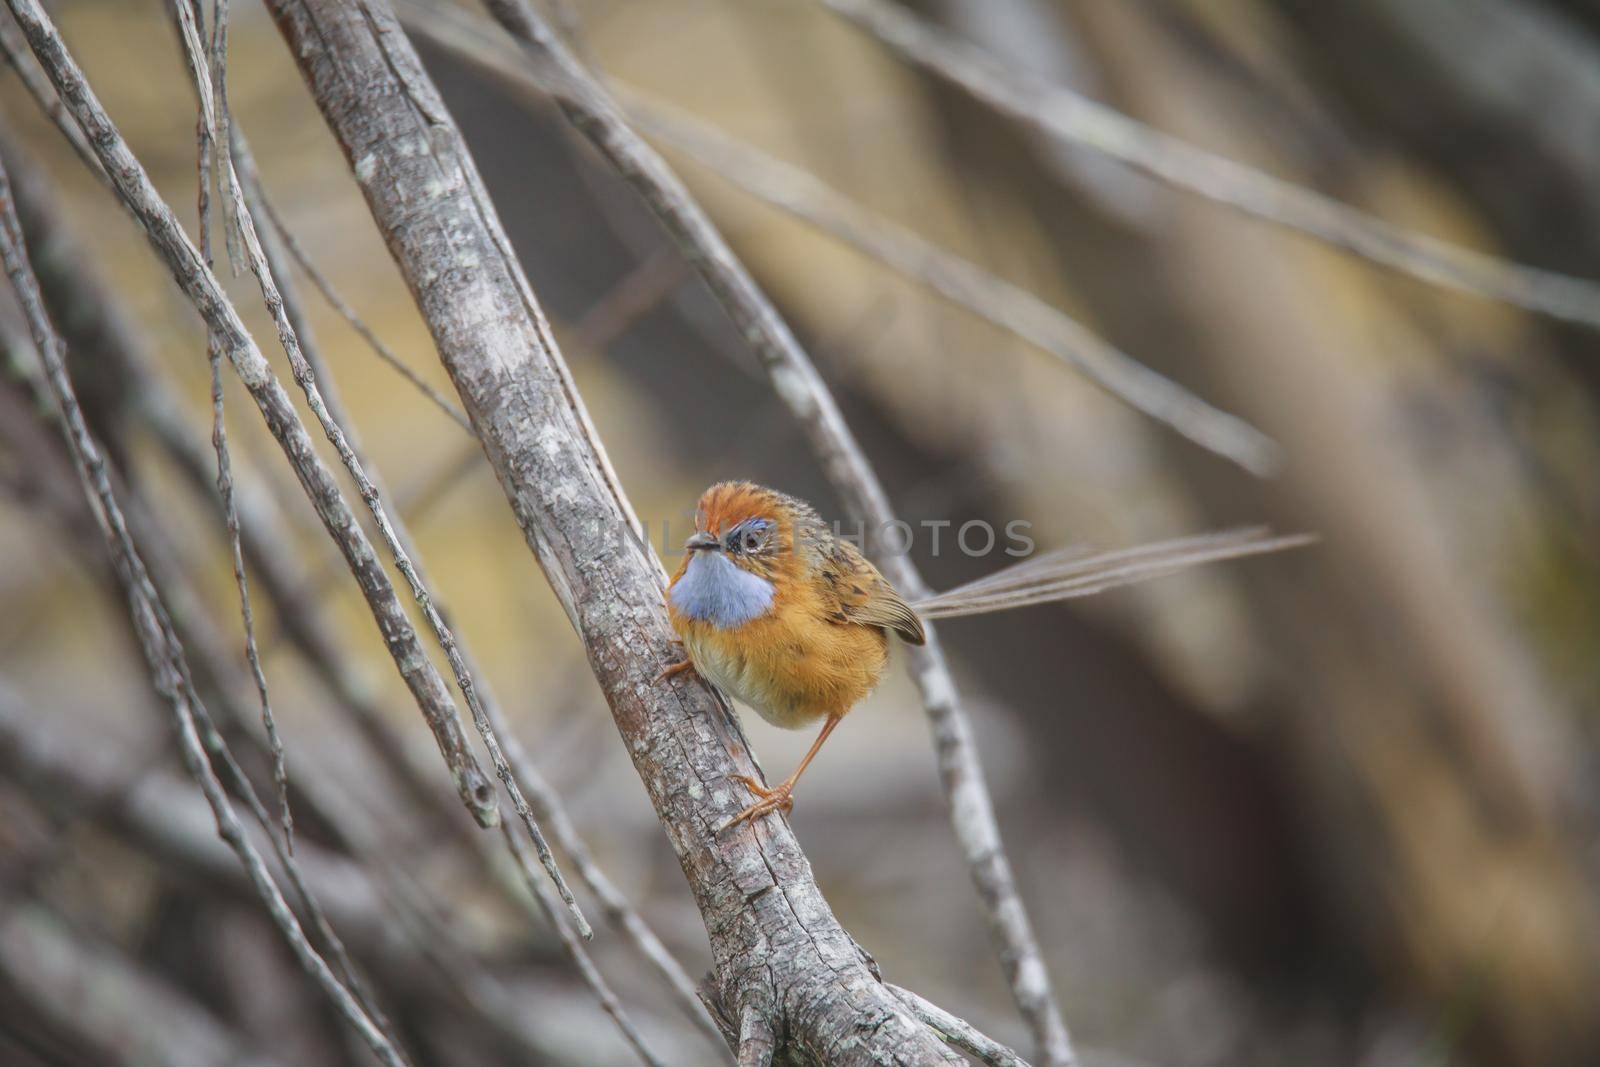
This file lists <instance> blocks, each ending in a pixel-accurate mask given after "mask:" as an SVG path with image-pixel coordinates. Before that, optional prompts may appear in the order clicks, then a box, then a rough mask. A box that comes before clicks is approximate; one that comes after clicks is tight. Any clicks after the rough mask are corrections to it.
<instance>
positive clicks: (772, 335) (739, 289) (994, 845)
mask: <svg viewBox="0 0 1600 1067" xmlns="http://www.w3.org/2000/svg"><path fill="white" fill-rule="evenodd" d="M488 6H489V9H490V11H491V12H492V13H493V14H494V15H495V16H496V17H497V18H499V19H500V20H501V22H502V24H503V25H505V27H506V28H507V30H508V31H509V32H510V33H511V34H512V36H514V37H516V38H517V39H518V40H519V41H521V43H522V45H523V47H524V49H525V50H526V51H527V53H528V56H529V58H530V60H531V61H532V63H533V64H534V67H535V70H536V73H538V74H539V76H540V77H541V79H543V80H544V81H546V82H547V84H549V85H550V87H551V88H550V91H551V92H552V93H554V94H555V96H556V98H557V99H558V101H559V102H560V104H561V106H562V109H563V110H564V111H565V112H566V114H567V116H568V117H569V119H571V120H572V121H573V123H574V124H575V125H576V126H577V127H578V128H579V129H580V130H582V131H583V133H584V134H585V135H586V136H588V137H589V139H590V140H591V142H592V143H593V144H594V145H595V147H596V148H597V149H599V151H600V153H601V154H602V155H603V156H605V157H606V158H607V159H608V160H610V161H611V163H612V164H613V166H615V167H616V169H617V171H618V173H619V174H621V175H622V176H623V177H624V178H625V179H626V180H628V181H629V182H630V183H631V184H632V185H633V186H634V188H635V189H636V190H637V191H638V192H639V194H640V195H641V196H642V197H643V198H644V200H645V202H646V203H647V204H648V205H649V206H650V208H651V210H653V211H654V212H655V213H656V215H657V217H658V218H659V219H660V220H661V222H662V224H663V225H664V226H665V227H666V229H667V231H668V232H669V233H671V234H672V236H673V237H674V238H675V239H676V240H677V241H678V242H679V243H680V244H681V245H682V247H683V248H684V250H685V253H686V254H687V255H688V257H689V259H690V261H691V262H692V263H694V265H695V266H696V268H697V269H698V270H699V271H700V273H701V277H702V278H703V279H704V280H705V282H706V284H707V285H708V286H709V287H710V289H711V291H712V292H713V293H714V294H715V295H716V297H717V299H718V300H719V301H720V302H721V303H722V305H723V307H724V309H725V310H726V311H727V313H728V315H729V317H730V318H731V319H732V320H733V321H734V323H735V324H736V325H737V326H738V327H739V329H740V331H741V332H742V333H743V334H744V337H745V339H746V341H747V342H748V343H749V344H750V345H751V346H752V347H753V348H754V349H755V351H756V354H757V356H758V357H759V358H760V359H761V362H762V365H763V366H764V367H766V369H767V373H768V374H769V375H770V376H771V378H772V384H773V388H774V390H775V391H776V392H777V394H778V396H779V397H780V399H782V400H783V402H784V403H785V404H786V405H787V406H788V407H789V409H790V411H791V412H792V413H793V415H794V417H795V418H796V419H797V420H798V421H799V422H800V424H801V426H802V428H803V430H804V431H805V434H806V437H807V439H808V441H809V442H810V444H811V448H812V451H813V452H814V453H815V454H816V456H817V459H818V460H819V462H820V463H821V465H822V468H823V470H824V472H825V473H826V474H827V476H828V480H829V482H830V483H831V484H832V485H833V486H834V488H835V490H836V491H837V492H838V493H839V495H840V497H841V498H842V499H843V500H844V501H845V503H846V505H847V506H848V507H849V509H850V512H851V513H852V515H853V516H854V517H855V518H857V519H859V520H861V521H863V522H864V523H865V524H866V525H867V526H868V527H869V528H871V529H872V530H874V531H883V530H888V529H890V528H891V524H892V523H893V521H894V511H893V509H892V508H891V507H890V505H889V499H888V496H887V494H886V493H885V492H884V489H883V485H882V483H881V482H880V481H879V480H878V476H877V473H876V472H875V471H874V470H873V469H872V466H871V464H870V463H869V462H868V461H867V458H866V456H865V454H864V453H863V452H862V451H861V447H860V445H858V444H857V443H856V440H855V437H854V435H852V434H851V432H850V428H849V427H848V426H847V425H846V424H845V421H844V416H843V415H842V414H841V413H840V411H839V406H838V403H837V402H836V401H835V400H834V398H833V394H832V393H831V392H830V391H829V390H828V387H827V385H826V383H824V382H823V380H822V377H821V375H819V374H818V373H817V369H816V367H815V366H814V365H813V364H812V363H811V360H810V358H809V357H808V356H807V355H806V353H805V351H804V350H803V349H802V348H801V347H800V343H799V342H798V341H797V340H796V339H795V337H794V334H793V333H792V332H790V330H789V327H788V325H787V324H786V323H785V322H784V321H783V319H782V318H781V317H780V316H779V315H778V312H777V310H776V309H775V308H774V307H773V306H772V303H771V301H770V300H769V299H768V298H767V296H766V294H765V293H764V292H762V290H761V289H760V287H759V286H757V285H756V283H755V280H754V279H753V278H752V277H751V276H750V273H749V272H748V271H747V270H746V269H745V267H744V265H743V264H742V263H741V262H740V261H739V259H738V258H737V257H736V256H735V255H734V253H733V250H732V249H730V248H729V247H728V244H727V242H726V241H724V240H723V238H722V235H721V234H720V233H719V232H717V229H716V227H715V226H714V225H712V223H711V221H710V219H708V218H707V217H706V215H705V212H704V211H703V210H702V209H701V208H700V206H699V205H698V204H697V203H695V201H694V199H693V198H692V197H691V196H690V195H689V192H688V190H687V189H685V188H684V186H683V183H682V182H681V181H680V180H679V179H678V177H677V176H676V175H675V174H673V173H672V171H671V169H670V168H669V167H668V166H667V165H666V163H665V162H664V161H663V160H662V159H661V157H660V156H659V155H657V154H656V152H655V151H654V150H653V149H652V148H650V146H649V145H648V144H646V143H645V142H644V140H643V139H642V138H640V137H639V136H638V135H637V134H636V133H634V132H633V130H632V129H630V128H629V127H628V124H627V122H626V120H625V119H624V118H623V117H622V114H621V112H620V111H619V110H618V109H617V107H616V105H615V104H613V103H612V102H611V101H610V99H609V98H608V97H607V96H606V94H605V91H604V89H602V88H601V87H600V86H599V85H597V84H596V83H595V81H594V80H593V79H592V78H591V77H590V76H589V75H588V74H587V73H586V72H585V71H584V70H583V69H582V68H581V67H580V66H579V65H578V63H577V61H576V60H574V59H573V58H572V56H571V55H570V54H569V53H568V52H567V50H566V49H565V48H564V47H563V46H562V44H561V42H560V41H559V40H557V39H556V38H555V36H554V35H553V34H552V33H551V32H550V30H549V28H548V27H547V26H545V25H544V23H543V21H542V20H541V19H540V18H539V15H538V14H537V13H536V12H535V11H533V10H532V9H531V8H530V7H529V6H528V5H527V4H526V3H525V2H520V0H488ZM869 547H871V548H872V549H874V550H875V555H876V556H877V560H878V563H879V565H880V566H881V567H882V568H883V570H884V571H885V573H886V574H887V576H888V577H889V580H890V581H892V582H893V583H894V584H895V586H896V587H898V588H899V589H900V591H901V592H902V593H903V594H905V595H906V596H907V597H909V598H912V599H915V598H917V597H919V596H925V595H927V593H928V588H927V586H926V585H925V584H924V582H923V580H922V576H921V575H920V574H918V573H917V569H916V567H915V566H914V565H913V564H912V562H911V559H910V557H909V556H906V555H904V554H901V553H895V552H884V551H882V548H883V545H882V544H881V539H880V538H879V537H877V536H874V537H873V538H872V543H871V545H870V546H869ZM908 653H909V655H908V660H909V663H910V665H911V670H912V675H913V677H914V679H915V681H916V684H917V688H918V690H919V691H920V692H921V694H922V702H923V707H924V710H925V711H926V712H927V715H928V721H929V724H930V726H931V728H932V731H933V735H934V747H935V750H936V752H937V754H938V763H939V776H940V781H941V783H942V785H943V787H944V791H945V796H946V797H947V798H948V801H949V804H950V819H951V824H952V825H953V827H954V828H955V834H956V839H957V841H958V842H959V843H960V846H961V849H962V853H963V855H964V857H965V859H966V862H967V866H968V869H969V871H970V872H971V874H972V878H973V881H974V883H975V884H976V886H977V889H978V896H979V900H980V902H981V904H982V906H983V910H984V914H985V917H986V919H987V921H988V927H989V932H990V936H991V938H992V939H993V941H994V943H995V948H996V950H997V952H998V954H999V957H1000V963H1001V968H1002V970H1003V971H1004V972H1005V977H1006V981H1007V982H1008V983H1009V984H1010V987H1011V992H1012V995H1013V997H1015V999H1016V1001H1017V1006H1018V1008H1019V1009H1020V1010H1021V1013H1022V1016H1023V1019H1024V1020H1025V1021H1026V1022H1027V1024H1028V1027H1029V1029H1030V1030H1031V1031H1032V1033H1033V1037H1034V1041H1035V1042H1036V1044H1037V1045H1038V1047H1039V1050H1040V1059H1041V1060H1042V1061H1043V1062H1044V1063H1045V1064H1046V1065H1048V1067H1057V1065H1061V1064H1069V1063H1072V1062H1073V1054H1072V1043H1071V1040H1070V1038H1069V1037H1068V1035H1067V1028H1066V1024H1065V1023H1064V1022H1063V1021H1062V1018H1061V1012H1060V1010H1059V1009H1058V1008H1057V1006H1056V1003H1055V998H1054V995H1053V994H1052V992H1051V988H1050V977H1049V974H1048V972H1047V971H1046V970H1045V965H1044V957H1043V954H1042V953H1041V952H1040V950H1039V944H1038V941H1037V939H1036V938H1035V937H1034V933H1033V928H1032V924H1031V923H1030V922H1029V920H1028V914H1027V909H1026V908H1025V906H1024V905H1023V903H1022V898H1021V896H1020V895H1019V894H1018V891H1017V884H1016V878H1015V876H1014V875H1013V873H1012V870H1011V864H1010V861H1009V860H1008V859H1007V858H1006V854H1005V847H1004V845H1003V844H1002V843H1001V839H1000V828H999V826H998V824H997V823H996V821H995V814H994V804H993V801H992V800H991V799H990V797H989V790H988V786H987V785H986V784H985V782H984V778H983V767H982V765H981V764H980V763H979V761H978V756H977V747H976V744H975V743H974V741H973V738H972V726H971V723H970V722H969V720H968V718H967V714H966V711H965V709H964V708H963V707H962V705H961V702H960V698H959V696H958V694H957V692H956V687H955V681H954V679H953V678H952V676H951V673H950V668H949V665H948V664H947V663H946V661H945V657H944V653H943V651H942V649H941V648H940V646H939V639H938V635H937V634H936V633H935V632H934V631H933V629H932V628H931V627H930V628H929V629H928V632H927V644H926V645H924V646H922V647H921V648H910V649H908Z"/></svg>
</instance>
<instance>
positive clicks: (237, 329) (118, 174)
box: [10, 0, 498, 826]
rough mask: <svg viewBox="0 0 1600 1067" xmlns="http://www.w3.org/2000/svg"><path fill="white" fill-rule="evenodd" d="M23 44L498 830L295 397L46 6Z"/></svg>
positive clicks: (436, 684)
mask: <svg viewBox="0 0 1600 1067" xmlns="http://www.w3.org/2000/svg"><path fill="white" fill-rule="evenodd" d="M10 4H11V10H12V14H13V15H15V16H16V18H17V22H18V25H19V26H20V27H21V28H22V31H23V35H24V36H25V37H26V38H27V40H28V43H29V45H30V47H32V49H33V52H34V55H35V56H36V57H37V58H38V59H39V62H40V65H41V66H42V67H43V68H44V69H45V72H46V73H47V74H48V75H49V77H50V80H51V82H52V84H54V86H55V88H56V92H57V94H58V95H59V96H60V98H61V100H62V102H63V103H64V104H65V105H66V107H67V109H68V110H69V111H70V112H71V113H72V115H73V117H74V119H75V120H76V121H77V122H78V124H79V126H80V127H81V128H82V129H83V131H84V134H85V136H86V138H87V140H88V141H89V143H90V145H91V146H92V147H93V149H94V151H95V154H96V156H97V158H98V159H99V160H100V162H101V165H102V166H103V167H104V168H105V170H106V171H107V173H108V174H110V175H111V177H112V180H113V182H114V184H115V185H116V188H117V190H118V192H119V194H120V195H121V196H122V198H123V200H124V202H125V203H126V204H127V206H128V207H129V208H130V209H131V210H132V211H133V213H134V214H135V216H136V217H137V218H138V219H139V221H140V222H141V224H142V225H143V226H144V229H145V232H146V234H147V235H148V236H149V238H150V240H151V243H152V244H153V245H154V246H155V248H156V251H157V252H158V253H159V254H160V255H161V256H162V258H163V259H164V260H165V261H166V262H167V264H168V266H169V267H170V269H171V270H172V273H173V277H174V279H175V280H176V281H177V282H178V284H179V286H180V288H182V289H183V290H184V292H185V293H186V294H187V295H188V296H189V298H190V299H191V300H193V301H194V302H195V305H196V307H197V308H198V309H199V311H200V313H201V315H202V316H203V317H204V318H205V319H206V324H207V327H208V328H209V329H210V330H211V331H212V332H213V333H215V334H216V335H217V336H218V338H219V339H220V340H221V341H222V344H223V346H224V350H225V352H226V354H227V355H228V358H229V360H230V361H231V362H232V363H233V365H234V368H235V370H236V371H237V372H238V374H239V377H240V379H241V380H242V381H243V382H244V384H245V387H246V388H247V389H248V390H249V392H250V395H251V397H252V399H254V400H255V402H256V405H257V407H259V408H260V409H261V412H262V414H263V416H264V417H265V419H266V422H267V426H268V428H269V429H270V430H271V431H272V433H273V436H274V437H275V438H276V439H277V440H278V443H279V445H280V446H281V447H282V448H283V451H284V453H285V455H287V456H288V458H289V460H290V463H291V464H292V465H293V466H294V468H295V472H296V474H297V475H298V476H299V477H300V480H301V484H302V485H303V486H304V487H305V489H306V491H307V493H308V495H309V496H310V497H311V499H312V503H313V505H314V506H315V508H316V510H317V514H318V517H319V518H320V519H321V520H322V523H323V525H324V527H325V528H326V529H327V530H328V532H329V534H330V535H331V536H332V537H333V539H334V541H335V543H336V544H337V545H338V546H339V549H340V551H341V552H342V553H343V554H344V556H345V559H346V561H347V562H348V564H349V566H350V569H351V572H352V573H353V574H354V575H355V576H356V579H357V582H358V583H359V585H360V587H361V590H362V593H363V595H364V596H365V598H366V600H367V603H368V606H369V608H370V609H371V611H372V614H373V617H374V619H375V620H377V622H378V624H379V628H380V630H381V631H382V632H383V634H384V637H385V642H384V643H385V645H386V647H387V648H388V650H389V652H390V655H391V656H392V658H393V659H394V661H395V664H396V666H397V667H398V668H399V670H400V674H401V676H402V677H403V678H404V679H405V681H406V684H407V686H408V687H409V688H410V690H411V692H412V694H413V696H414V697H415V699H416V701H417V705H418V707H419V708H420V709H421V710H422V712H423V715H424V718H426V720H427V721H428V725H429V727H430V729H431V730H432V731H433V735H434V739H435V741H436V742H437V743H438V745H439V750H440V752H441V754H442V755H443V756H444V758H445V762H446V765H447V766H448V767H449V769H450V771H451V775H452V778H453V780H454V783H455V786H456V790H457V792H458V794H459V795H460V796H461V799H462V802H463V803H464V804H465V805H466V806H467V809H468V810H469V811H471V812H472V813H473V815H474V817H475V818H477V820H478V821H479V823H480V824H482V825H485V826H490V825H494V824H495V822H496V820H497V819H498V807H497V805H496V804H495V802H494V789H493V787H492V786H491V785H490V784H489V781H488V779H487V778H486V777H485V776H484V774H483V771H482V770H481V769H480V768H479V767H478V763H477V760H476V758H474V756H473V754H472V751H471V749H470V748H469V747H468V745H467V743H466V737H465V735H464V734H463V733H462V730H461V723H460V717H459V715H458V713H457V711H456V707H455V704H454V702H453V701H452V700H451V698H450V694H449V691H448V690H447V689H446V688H445V684H444V680H443V678H442V677H441V676H440V675H439V672H438V671H437V670H436V669H435V668H434V666H433V664H432V662H431V661H430V660H429V659H428V657H427V655H426V653H425V652H424V651H423V648H422V645H421V642H420V640H419V639H418V636H417V632H416V628H415V627H414V626H413V625H412V623H411V621H410V619H409V618H407V616H406V613H405V610H404V609H403V608H402V607H401V605H400V602H399V599H398V598H397V597H396V596H395V592H394V587H393V585H392V584H391V582H390V581H389V576H388V575H387V573H385V571H384V568H383V564H382V562H381V561H380V560H379V559H378V556H377V553H376V552H374V551H373V547H372V544H371V542H370V541H368V539H367V536H366V534H365V532H364V531H363V530H362V529H361V526H360V523H358V522H357V521H356V518H355V515H354V514H353V513H352V512H351V510H350V508H349V506H348V505H347V504H346V503H345V501H344V497H343V494H342V493H341V492H340V490H339V487H338V484H337V483H336V482H335V481H334V479H333V475H332V472H331V471H330V470H329V469H328V468H327V466H326V465H325V464H324V463H323V462H322V460H321V459H320V457H318V455H317V453H316V450H315V448H314V447H313V445H312V442H311V438H310V435H309V434H307V432H306V430H305V427H304V425H303V424H302V423H301V421H300V417H299V415H298V414H297V413H296V412H295V410H294V405H293V404H292V403H291V402H290V400H289V396H288V394H287V393H286V392H285V391H284V389H283V386H282V385H281V384H280V383H279V382H278V380H277V378H276V376H275V375H274V374H273V372H272V368H271V366H270V365H269V364H268V363H267V361H266V359H265V357H263V356H262V354H261V351H260V349H258V348H257V347H256V344H255V341H254V340H253V339H252V338H251V337H250V335H249V332H248V331H247V330H246V329H245V326H244V323H243V321H242V320H241V319H240V318H239V314H238V312H237V311H236V310H235V309H234V307H233V305H232V304H231V303H230V302H229V301H228V299H227V297H226V295H225V294H224V293H223V291H222V288H221V286H220V285H219V284H218V282H217V279H216V277H215V276H214V275H213V274H212V273H211V271H210V270H209V269H207V268H206V266H205V263H204V262H203V261H202V259H201V257H200V255H199V253H198V252H197V251H196V249H195V247H194V245H193V244H192V243H190V241H189V239H188V237H187V236H186V235H185V234H184V232H183V229H182V227H181V226H179V225H178V221H177V219H176V217H175V216H174V215H173V213H172V209H171V208H170V207H168V206H167V204H166V203H165V202H164V201H163V200H162V199H161V196H160V194H159V193H158V192H157V191H156V189H155V187H154V185H152V184H151V182H150V179H149V176H148V174H146V173H145V170H144V168H143V166H142V165H141V164H140V163H139V161H138V160H137V158H135V157H134V155H133V153H132V151H131V150H130V149H129V148H128V145H127V143H126V141H124V140H123V138H122V136H121V135H120V134H119V133H118V132H117V129H116V126H115V125H114V124H113V123H112V122H111V119H110V117H109V116H108V115H107V114H106V112H105V109H104V108H103V107H102V106H101V104H100V102H99V100H98V99H96V97H95V95H94V93H93V91H92V90H91V89H90V88H89V85H88V83H87V82H86V81H85V79H84V77H83V73H82V71H81V70H80V69H79V68H78V66H77V63H76V62H75V61H74V60H73V59H72V57H71V55H70V54H69V53H68V52H67V50H66V46H65V45H64V44H63V42H62V41H61V37H60V34H59V33H58V32H57V30H56V28H55V26H54V24H53V23H52V22H51V21H50V19H49V16H48V15H46V14H45V12H44V10H43V8H42V7H41V6H40V5H39V4H38V2H37V0H10Z"/></svg>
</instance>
